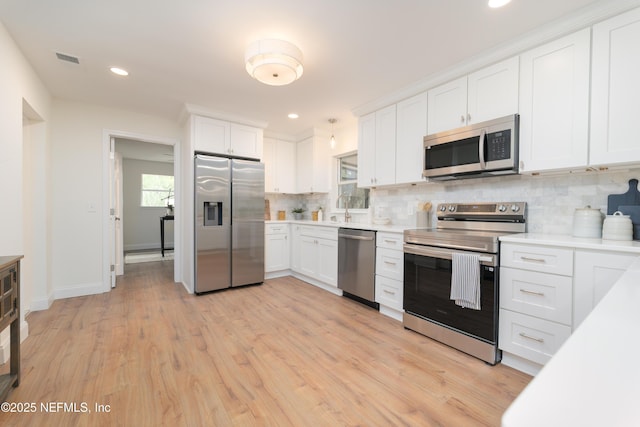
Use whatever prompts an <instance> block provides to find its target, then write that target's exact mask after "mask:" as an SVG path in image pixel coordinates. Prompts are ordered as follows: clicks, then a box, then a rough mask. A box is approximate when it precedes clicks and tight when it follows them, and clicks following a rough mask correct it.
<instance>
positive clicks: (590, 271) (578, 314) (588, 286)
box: [573, 250, 638, 330]
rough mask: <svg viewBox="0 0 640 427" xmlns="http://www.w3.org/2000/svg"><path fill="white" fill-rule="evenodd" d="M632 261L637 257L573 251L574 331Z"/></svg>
mask: <svg viewBox="0 0 640 427" xmlns="http://www.w3.org/2000/svg"><path fill="white" fill-rule="evenodd" d="M636 259H638V254H625V253H611V252H602V251H588V250H576V272H575V274H574V277H573V280H574V283H575V285H574V286H575V296H574V299H575V305H574V313H573V329H574V330H575V329H576V328H577V327H578V326H579V325H580V323H582V321H583V320H584V319H585V318H586V317H587V315H588V314H589V313H590V312H591V310H593V308H594V307H595V306H596V305H597V304H598V303H599V302H600V300H601V299H602V298H603V297H604V296H605V295H606V294H607V292H609V290H611V288H612V287H613V285H614V283H616V282H617V281H618V279H619V278H620V276H622V273H624V272H625V270H626V269H627V268H629V266H630V265H631V263H633V261H635V260H636Z"/></svg>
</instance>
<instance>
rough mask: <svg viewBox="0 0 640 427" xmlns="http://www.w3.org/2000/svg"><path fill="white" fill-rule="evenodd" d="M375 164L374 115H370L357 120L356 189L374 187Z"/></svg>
mask: <svg viewBox="0 0 640 427" xmlns="http://www.w3.org/2000/svg"><path fill="white" fill-rule="evenodd" d="M375 163H376V113H370V114H367V115H366V116H362V117H360V119H359V120H358V187H361V188H366V187H371V186H373V185H375V184H374V183H373V178H374V175H375Z"/></svg>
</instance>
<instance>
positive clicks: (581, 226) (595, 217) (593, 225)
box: [573, 206, 603, 239]
mask: <svg viewBox="0 0 640 427" xmlns="http://www.w3.org/2000/svg"><path fill="white" fill-rule="evenodd" d="M602 219H603V215H602V212H600V210H599V209H593V208H591V206H586V207H584V208H579V209H576V210H575V212H574V214H573V236H574V237H590V238H595V239H599V238H600V237H602Z"/></svg>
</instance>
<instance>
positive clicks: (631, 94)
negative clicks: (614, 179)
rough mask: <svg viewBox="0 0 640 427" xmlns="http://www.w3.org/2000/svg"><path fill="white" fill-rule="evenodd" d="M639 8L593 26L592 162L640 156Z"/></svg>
mask: <svg viewBox="0 0 640 427" xmlns="http://www.w3.org/2000/svg"><path fill="white" fill-rule="evenodd" d="M638 41H640V8H638V9H634V10H632V11H630V12H627V13H624V14H622V15H618V16H616V17H614V18H611V19H608V20H606V21H603V22H601V23H599V24H596V25H594V26H593V61H592V63H593V67H592V73H593V76H592V82H591V142H590V144H591V145H590V153H589V154H590V163H591V165H593V166H611V165H616V164H631V163H639V162H640V143H639V142H638V132H637V128H638V125H637V123H638V118H639V117H640V102H638V100H639V99H640V78H639V76H640V49H639V48H638Z"/></svg>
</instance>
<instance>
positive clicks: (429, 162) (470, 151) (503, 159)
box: [422, 114, 520, 180]
mask: <svg viewBox="0 0 640 427" xmlns="http://www.w3.org/2000/svg"><path fill="white" fill-rule="evenodd" d="M519 124H520V116H519V115H518V114H513V115H510V116H506V117H501V118H499V119H495V120H490V121H486V122H482V123H476V124H472V125H469V126H465V127H463V128H459V129H454V130H450V131H446V132H440V133H436V134H433V135H427V136H425V137H424V145H423V146H424V150H423V151H424V170H423V172H422V176H423V177H425V178H429V179H434V180H447V179H458V178H473V177H478V176H492V175H508V174H516V173H518V135H519Z"/></svg>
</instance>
